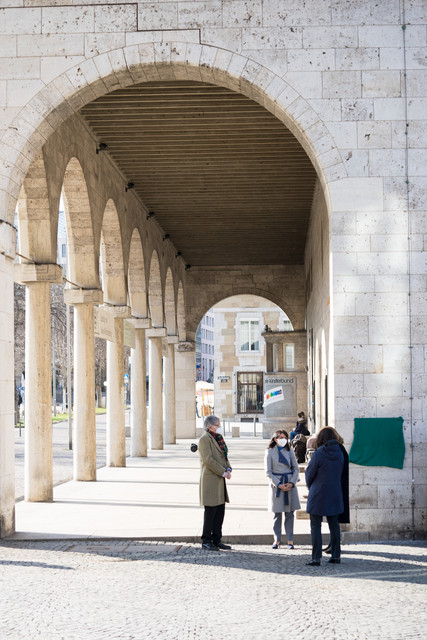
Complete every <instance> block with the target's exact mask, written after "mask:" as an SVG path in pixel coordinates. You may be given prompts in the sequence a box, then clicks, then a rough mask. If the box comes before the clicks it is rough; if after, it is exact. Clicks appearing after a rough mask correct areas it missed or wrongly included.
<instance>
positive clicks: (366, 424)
mask: <svg viewBox="0 0 427 640" xmlns="http://www.w3.org/2000/svg"><path fill="white" fill-rule="evenodd" d="M404 457H405V441H404V439H403V418H355V419H354V440H353V444H352V445H351V449H350V454H349V460H350V462H354V463H355V464H361V465H363V466H365V467H393V468H395V469H403V459H404Z"/></svg>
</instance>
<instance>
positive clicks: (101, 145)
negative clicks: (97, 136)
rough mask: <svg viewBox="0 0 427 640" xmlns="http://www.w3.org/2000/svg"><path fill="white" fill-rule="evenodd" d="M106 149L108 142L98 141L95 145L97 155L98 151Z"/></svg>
mask: <svg viewBox="0 0 427 640" xmlns="http://www.w3.org/2000/svg"><path fill="white" fill-rule="evenodd" d="M107 149H108V144H107V143H106V142H100V143H99V147H96V155H98V153H99V152H100V151H106V150H107Z"/></svg>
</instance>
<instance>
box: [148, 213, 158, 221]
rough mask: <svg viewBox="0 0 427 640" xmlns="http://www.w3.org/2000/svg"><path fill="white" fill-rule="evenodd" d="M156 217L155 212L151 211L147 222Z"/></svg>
mask: <svg viewBox="0 0 427 640" xmlns="http://www.w3.org/2000/svg"><path fill="white" fill-rule="evenodd" d="M155 215H156V214H155V213H154V211H149V212H148V213H147V220H149V219H150V218H154V216H155Z"/></svg>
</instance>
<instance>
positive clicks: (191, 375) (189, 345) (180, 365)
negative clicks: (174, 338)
mask: <svg viewBox="0 0 427 640" xmlns="http://www.w3.org/2000/svg"><path fill="white" fill-rule="evenodd" d="M175 392H176V397H177V401H176V437H177V438H195V436H196V343H195V342H179V343H178V345H177V350H176V352H175Z"/></svg>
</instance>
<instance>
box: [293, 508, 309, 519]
mask: <svg viewBox="0 0 427 640" xmlns="http://www.w3.org/2000/svg"><path fill="white" fill-rule="evenodd" d="M295 518H296V519H297V520H310V514H309V513H307V511H304V510H303V509H298V511H295Z"/></svg>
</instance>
